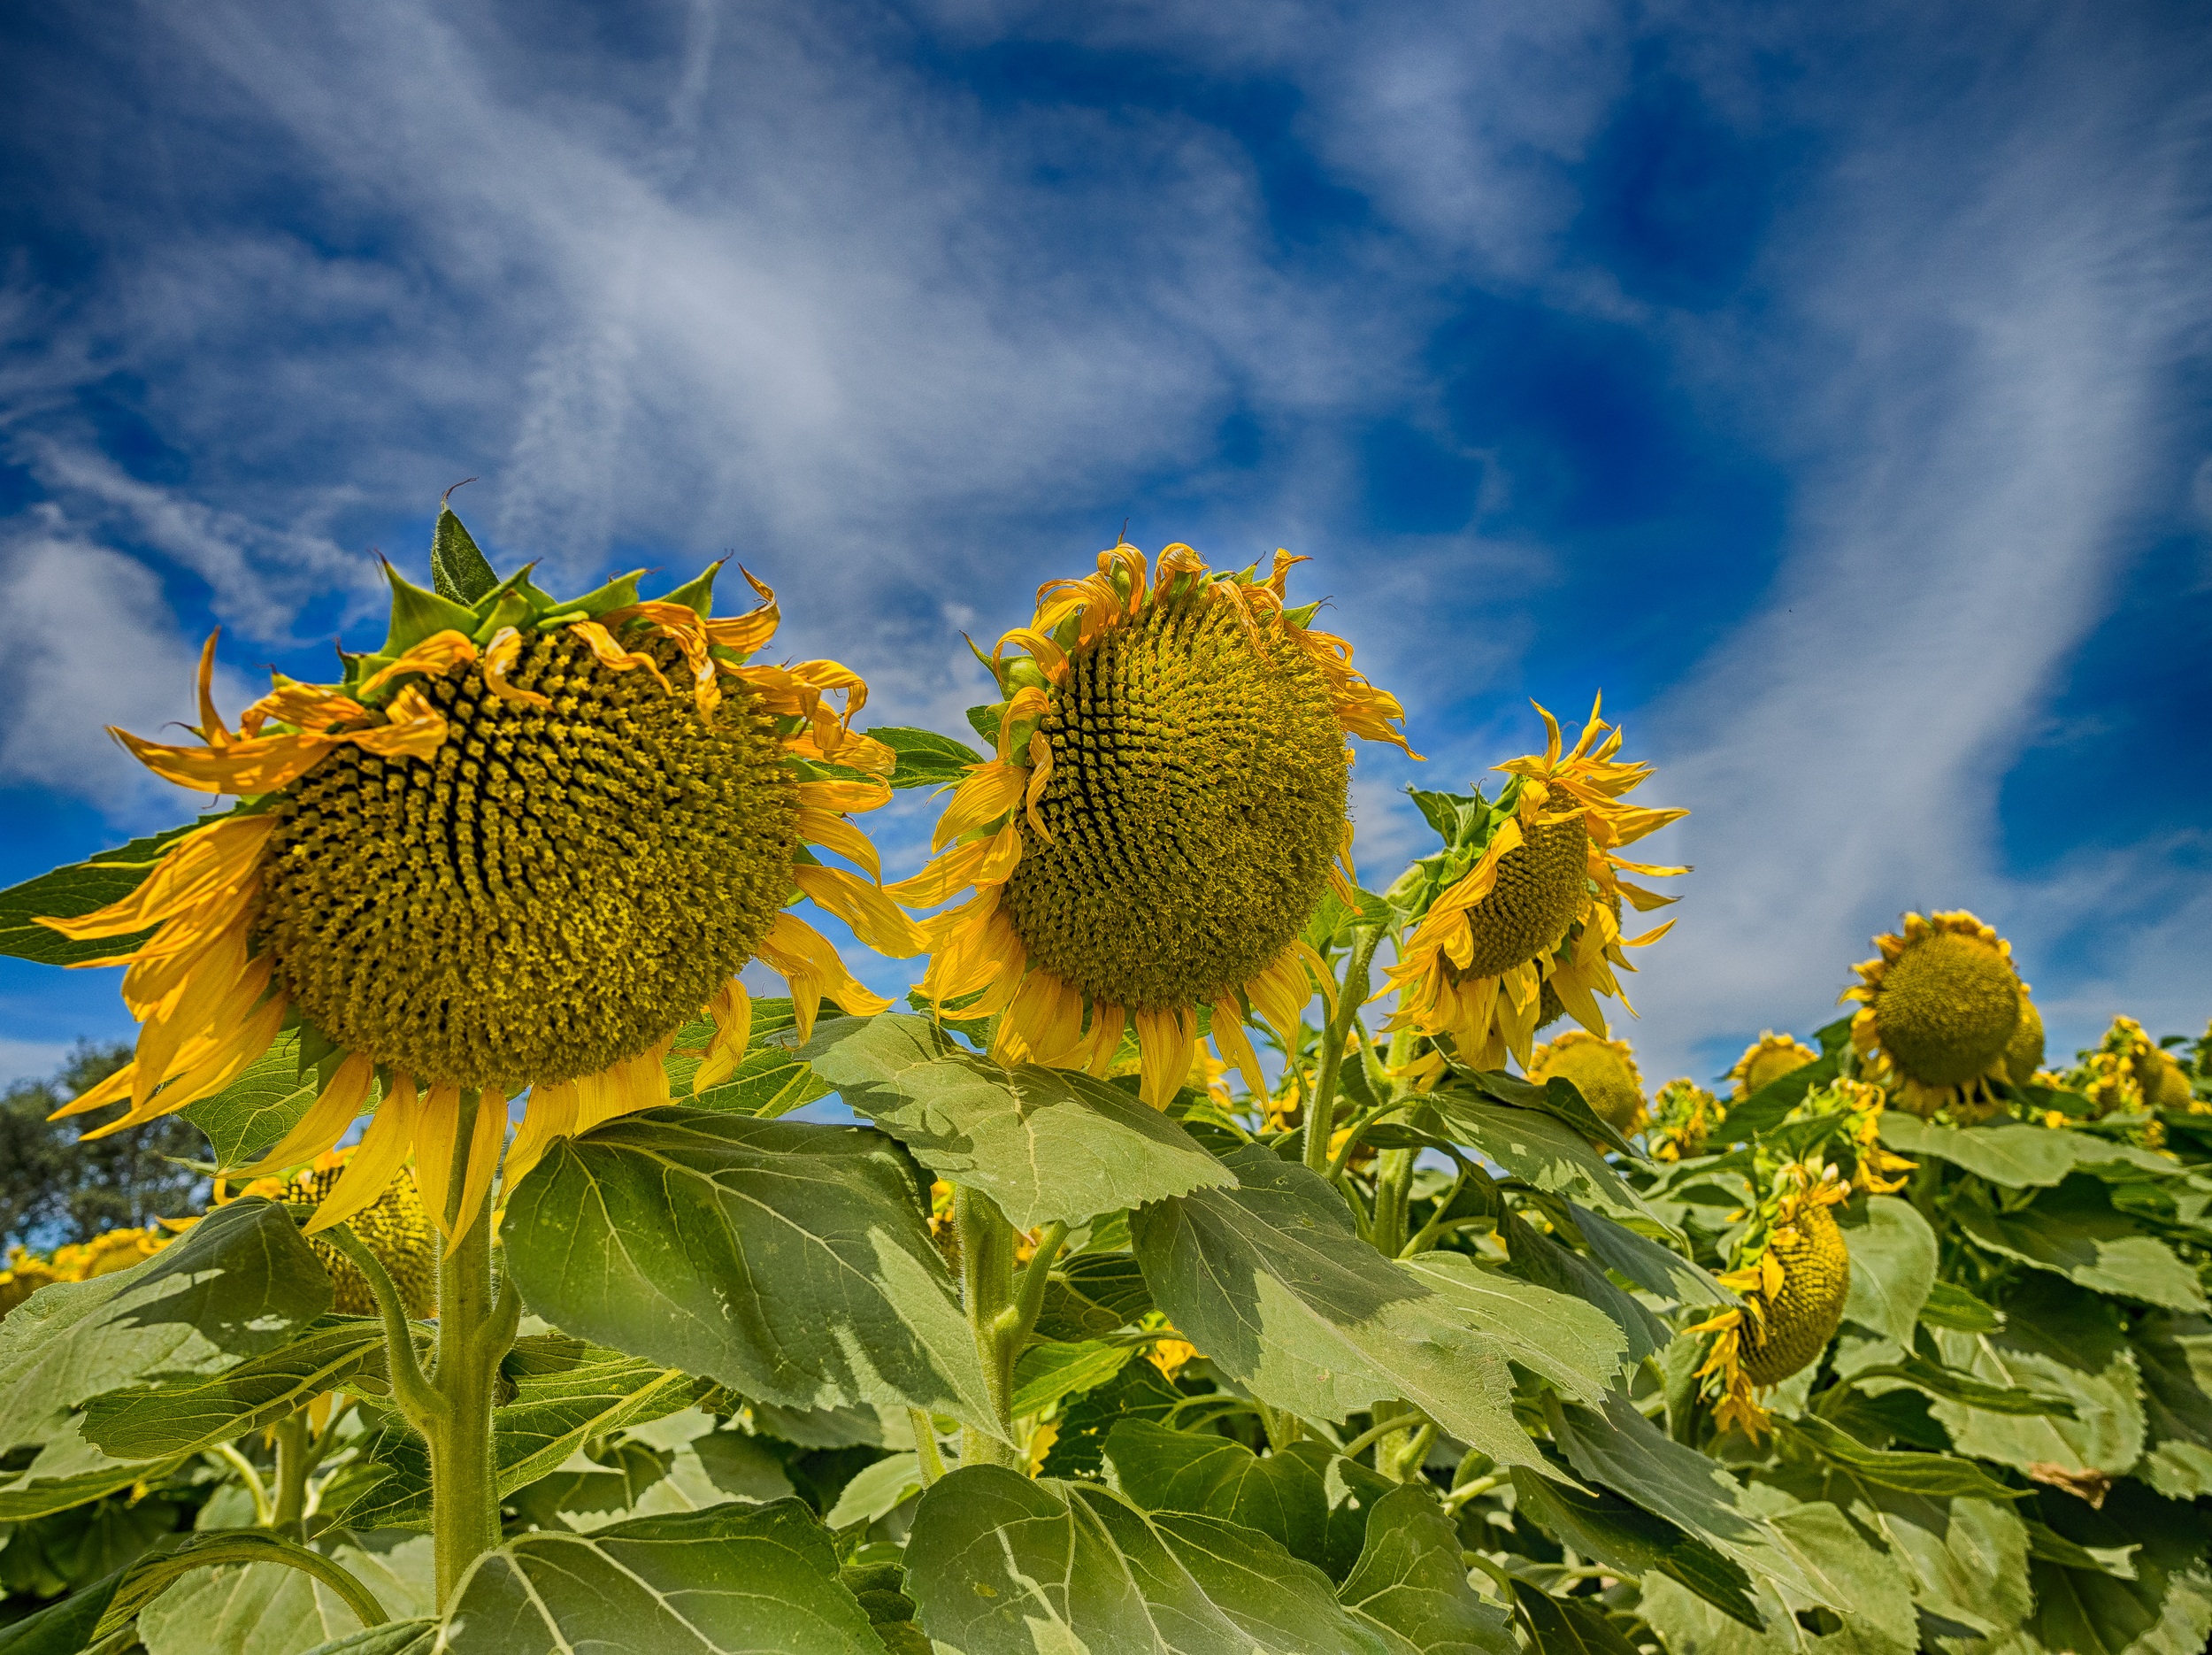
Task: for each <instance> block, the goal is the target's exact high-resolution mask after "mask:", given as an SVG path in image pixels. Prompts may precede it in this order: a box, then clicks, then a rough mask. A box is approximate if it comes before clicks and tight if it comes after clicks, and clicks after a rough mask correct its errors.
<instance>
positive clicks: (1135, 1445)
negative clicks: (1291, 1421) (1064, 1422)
mask: <svg viewBox="0 0 2212 1655" xmlns="http://www.w3.org/2000/svg"><path fill="white" fill-rule="evenodd" d="M1106 1454H1107V1457H1108V1458H1109V1459H1111V1460H1112V1461H1113V1466H1114V1482H1115V1486H1116V1487H1117V1488H1118V1489H1119V1490H1121V1491H1122V1493H1123V1494H1124V1495H1125V1496H1127V1497H1128V1498H1130V1499H1131V1500H1133V1501H1134V1502H1135V1503H1136V1504H1137V1505H1140V1506H1141V1507H1142V1508H1143V1509H1144V1510H1146V1511H1148V1512H1163V1511H1167V1512H1195V1513H1200V1514H1202V1515H1203V1516H1208V1517H1218V1518H1222V1519H1224V1520H1226V1521H1229V1522H1233V1523H1238V1524H1241V1525H1242V1526H1243V1527H1244V1528H1256V1529H1258V1530H1259V1531H1260V1533H1262V1534H1263V1535H1265V1536H1268V1538H1269V1539H1271V1540H1272V1541H1274V1542H1275V1543H1277V1544H1278V1545H1279V1546H1281V1547H1282V1548H1283V1549H1284V1550H1285V1551H1287V1552H1289V1553H1290V1555H1291V1556H1293V1557H1294V1558H1299V1559H1303V1560H1304V1561H1305V1562H1308V1563H1310V1564H1312V1565H1314V1566H1316V1567H1317V1568H1318V1569H1320V1570H1321V1571H1322V1573H1324V1574H1326V1575H1328V1576H1329V1577H1330V1578H1331V1579H1332V1580H1337V1581H1341V1580H1342V1579H1344V1578H1345V1576H1346V1575H1348V1574H1350V1573H1351V1571H1352V1568H1353V1566H1354V1565H1356V1563H1357V1562H1358V1561H1359V1558H1360V1553H1361V1551H1363V1549H1364V1547H1365V1545H1366V1539H1367V1520H1368V1517H1369V1515H1370V1513H1371V1510H1372V1508H1373V1506H1374V1505H1375V1502H1376V1501H1378V1500H1379V1499H1380V1498H1381V1497H1383V1496H1384V1495H1386V1494H1387V1493H1389V1492H1390V1491H1391V1490H1393V1489H1394V1488H1396V1487H1397V1486H1398V1485H1397V1484H1396V1483H1394V1482H1390V1481H1389V1480H1388V1479H1386V1478H1385V1477H1383V1476H1382V1475H1381V1474H1379V1473H1377V1472H1374V1471H1371V1470H1369V1469H1368V1468H1367V1467H1366V1466H1363V1465H1361V1464H1359V1463H1358V1462H1357V1461H1356V1460H1350V1459H1344V1458H1343V1457H1341V1456H1340V1455H1337V1454H1334V1453H1332V1452H1331V1451H1329V1450H1328V1449H1327V1448H1325V1446H1323V1445H1322V1444H1321V1443H1295V1444H1294V1445H1293V1446H1292V1447H1291V1448H1290V1449H1289V1450H1288V1451H1285V1452H1282V1453H1274V1454H1269V1455H1267V1456H1266V1457H1264V1458H1262V1457H1261V1456H1259V1455H1257V1454H1255V1453H1254V1452H1253V1451H1251V1450H1250V1449H1248V1448H1247V1447H1246V1446H1245V1445H1244V1444H1243V1443H1240V1442H1237V1441H1235V1440H1234V1439H1233V1438H1231V1437H1226V1436H1215V1435H1214V1434H1213V1433H1211V1432H1193V1431H1171V1430H1169V1429H1167V1428H1164V1426H1160V1425H1156V1424H1154V1423H1152V1422H1151V1421H1149V1420H1138V1419H1125V1420H1119V1421H1118V1422H1117V1423H1116V1424H1115V1425H1114V1427H1113V1428H1112V1429H1111V1431H1110V1432H1109V1433H1108V1435H1107V1438H1106Z"/></svg>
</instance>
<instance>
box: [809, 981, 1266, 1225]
mask: <svg viewBox="0 0 2212 1655" xmlns="http://www.w3.org/2000/svg"><path fill="white" fill-rule="evenodd" d="M798 1055H799V1056H800V1057H801V1058H803V1059H804V1060H806V1061H807V1062H809V1063H811V1064H812V1065H813V1066H814V1070H815V1073H816V1074H819V1075H820V1076H821V1077H822V1079H823V1080H825V1081H826V1082H828V1083H829V1084H830V1085H831V1086H833V1087H835V1088H836V1089H837V1091H838V1093H839V1095H840V1096H841V1097H843V1099H844V1100H845V1102H846V1104H847V1105H849V1106H850V1107H851V1108H852V1109H853V1110H855V1111H856V1112H858V1113H861V1114H864V1115H866V1116H868V1117H869V1118H870V1119H872V1120H874V1121H875V1123H876V1124H877V1125H878V1126H879V1127H881V1128H883V1129H884V1130H885V1131H886V1132H888V1133H890V1134H891V1135H892V1136H894V1137H895V1138H897V1139H898V1140H899V1141H900V1142H902V1143H904V1144H905V1145H906V1146H907V1147H908V1148H909V1149H910V1150H911V1151H914V1154H915V1157H916V1159H918V1160H920V1161H921V1163H922V1164H923V1165H924V1166H927V1167H929V1168H930V1169H931V1170H932V1171H933V1172H934V1173H936V1174H938V1176H940V1177H941V1178H949V1179H950V1180H952V1181H953V1182H956V1183H964V1184H972V1185H973V1186H974V1187H975V1188H977V1189H981V1190H982V1191H984V1193H985V1194H987V1195H988V1196H989V1197H991V1198H992V1199H993V1200H994V1201H995V1202H997V1203H998V1205H999V1210H1000V1211H1001V1212H1004V1213H1005V1214H1006V1216H1007V1217H1008V1218H1009V1219H1010V1220H1012V1221H1013V1223H1014V1225H1015V1227H1016V1228H1019V1229H1025V1230H1026V1229H1033V1228H1036V1227H1037V1226H1038V1225H1040V1224H1048V1223H1051V1222H1053V1221H1054V1220H1067V1221H1070V1222H1072V1221H1074V1220H1079V1219H1086V1218H1088V1217H1090V1216H1091V1215H1092V1214H1093V1213H1095V1212H1110V1211H1112V1210H1113V1209H1114V1208H1116V1207H1124V1206H1134V1205H1138V1204H1139V1203H1141V1202H1145V1201H1156V1200H1159V1199H1161V1198H1162V1197H1167V1196H1179V1195H1186V1194H1187V1193H1189V1192H1190V1191H1191V1190H1193V1189H1201V1188H1203V1187H1205V1186H1207V1185H1211V1184H1223V1183H1227V1182H1230V1175H1229V1174H1227V1173H1225V1172H1224V1171H1223V1170H1222V1168H1221V1166H1220V1163H1218V1162H1217V1161H1216V1160H1215V1159H1214V1158H1213V1157H1212V1156H1211V1155H1209V1154H1208V1153H1207V1152H1206V1151H1204V1150H1203V1149H1202V1148H1201V1147H1200V1146H1199V1145H1198V1144H1197V1143H1195V1142H1194V1141H1193V1140H1192V1138H1191V1136H1190V1135H1189V1134H1188V1133H1187V1132H1185V1131H1184V1130H1183V1128H1180V1127H1179V1126H1178V1125H1176V1124H1175V1122H1174V1121H1172V1120H1169V1119H1168V1118H1167V1117H1166V1116H1165V1115H1164V1114H1162V1113H1161V1112H1159V1111H1158V1110H1156V1109H1153V1108H1150V1107H1148V1105H1145V1104H1143V1103H1141V1102H1140V1101H1139V1100H1138V1099H1137V1098H1135V1097H1131V1096H1130V1095H1129V1094H1128V1093H1126V1092H1125V1091H1123V1090H1122V1089H1120V1088H1118V1087H1115V1086H1109V1085H1107V1084H1106V1083H1105V1082H1102V1081H1095V1080H1093V1079H1092V1078H1091V1077H1090V1076H1089V1075H1087V1074H1080V1073H1079V1072H1075V1071H1071V1070H1062V1069H1047V1068H1042V1067H1040V1066H1037V1065H1035V1064H1028V1063H1025V1064H1018V1065H1017V1066H1014V1067H1012V1068H1010V1069H1009V1068H1002V1067H1001V1066H999V1065H997V1064H995V1063H993V1062H992V1061H991V1060H990V1059H989V1058H985V1057H982V1056H980V1055H979V1054H977V1053H975V1052H972V1051H968V1050H967V1049H966V1048H965V1047H964V1046H960V1045H958V1044H956V1043H955V1042H954V1041H953V1040H952V1038H951V1037H950V1036H949V1035H947V1034H945V1032H944V1031H943V1030H941V1029H940V1028H936V1027H935V1026H933V1024H931V1023H930V1022H929V1021H928V1020H926V1019H924V1018H919V1017H907V1016H903V1015H901V1014H898V1013H890V1012H887V1013H885V1014H884V1015H882V1016H880V1017H872V1018H867V1019H851V1020H845V1021H842V1022H839V1023H834V1024H832V1025H831V1026H830V1027H828V1028H826V1029H824V1030H822V1031H821V1032H820V1033H818V1034H817V1035H815V1037H814V1038H813V1039H812V1040H810V1041H809V1042H808V1043H807V1044H806V1046H805V1047H804V1049H803V1050H802V1051H800V1053H799V1054H798Z"/></svg>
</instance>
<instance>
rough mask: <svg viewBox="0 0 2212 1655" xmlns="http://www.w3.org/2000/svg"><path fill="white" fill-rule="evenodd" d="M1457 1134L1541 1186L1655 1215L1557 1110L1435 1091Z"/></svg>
mask: <svg viewBox="0 0 2212 1655" xmlns="http://www.w3.org/2000/svg"><path fill="white" fill-rule="evenodd" d="M1430 1096H1431V1098H1432V1102H1433V1104H1434V1106H1435V1109H1436V1112H1437V1113H1438V1114H1439V1115H1440V1116H1441V1117H1442V1118H1443V1120H1444V1121H1445V1124H1446V1125H1447V1126H1448V1127H1449V1128H1451V1131H1452V1135H1453V1136H1454V1137H1455V1138H1457V1139H1458V1140H1459V1141H1461V1142H1462V1143H1467V1144H1469V1145H1471V1146H1472V1147H1473V1148H1474V1149H1476V1150H1479V1151H1481V1152H1482V1153H1483V1154H1485V1155H1486V1156H1488V1157H1489V1158H1490V1159H1492V1160H1494V1161H1495V1162H1497V1164H1498V1165H1499V1166H1502V1167H1504V1168H1505V1169H1506V1170H1507V1171H1508V1172H1510V1173H1512V1174H1514V1175H1515V1176H1516V1177H1518V1178H1524V1179H1526V1180H1527V1181H1528V1182H1530V1183H1531V1184H1532V1185H1534V1186H1535V1187H1536V1188H1537V1189H1543V1190H1548V1191H1550V1192H1551V1193H1553V1194H1556V1195H1563V1196H1567V1197H1571V1198H1572V1199H1574V1200H1576V1201H1579V1202H1581V1203H1582V1204H1583V1205H1585V1206H1589V1207H1596V1208H1599V1209H1601V1210H1602V1211H1604V1212H1610V1213H1614V1214H1617V1215H1619V1216H1623V1217H1627V1218H1638V1219H1655V1214H1654V1213H1653V1212H1652V1211H1651V1209H1650V1208H1649V1207H1648V1206H1647V1205H1645V1204H1644V1199H1643V1197H1641V1196H1640V1195H1638V1194H1637V1193H1636V1192H1635V1191H1634V1190H1633V1189H1630V1188H1629V1186H1628V1185H1627V1184H1626V1183H1625V1182H1623V1180H1622V1178H1621V1175H1620V1174H1618V1173H1617V1172H1615V1171H1614V1170H1613V1168H1612V1167H1611V1166H1609V1164H1608V1163H1607V1161H1606V1159H1605V1157H1604V1156H1603V1155H1601V1154H1600V1153H1599V1152H1598V1151H1596V1150H1594V1149H1593V1148H1592V1147H1591V1145H1590V1140H1589V1139H1588V1138H1587V1137H1586V1136H1585V1135H1583V1134H1581V1133H1579V1132H1578V1131H1576V1130H1575V1128H1572V1127H1571V1126H1569V1125H1568V1124H1567V1123H1566V1122H1565V1121H1563V1120H1560V1119H1559V1118H1558V1117H1557V1116H1556V1115H1553V1114H1549V1113H1547V1112H1544V1111H1541V1110H1538V1109H1508V1108H1506V1107H1505V1106H1504V1105H1501V1104H1496V1103H1493V1102H1491V1101H1490V1100H1489V1099H1487V1098H1483V1097H1476V1096H1475V1095H1474V1094H1473V1093H1471V1092H1469V1091H1465V1090H1462V1089H1449V1090H1443V1091H1438V1092H1434V1093H1432V1094H1431V1095H1430Z"/></svg>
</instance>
